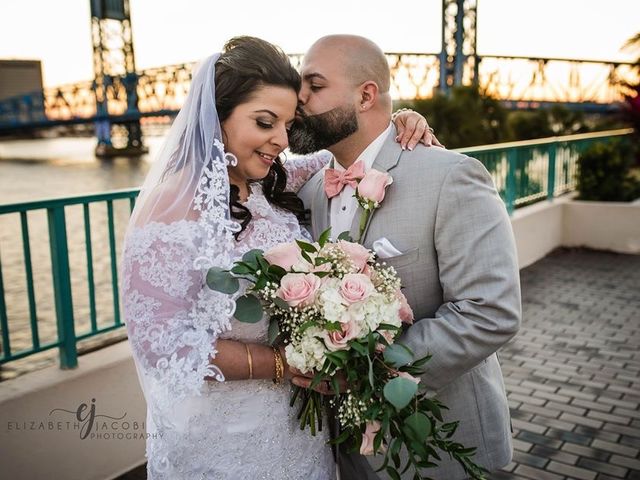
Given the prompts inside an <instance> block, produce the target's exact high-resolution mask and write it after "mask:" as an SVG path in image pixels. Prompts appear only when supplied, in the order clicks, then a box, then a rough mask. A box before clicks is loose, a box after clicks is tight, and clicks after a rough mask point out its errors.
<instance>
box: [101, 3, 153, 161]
mask: <svg viewBox="0 0 640 480" xmlns="http://www.w3.org/2000/svg"><path fill="white" fill-rule="evenodd" d="M90 2H91V36H92V40H93V70H94V73H95V79H94V82H93V90H94V92H95V97H96V109H97V111H96V115H97V117H98V120H97V121H96V137H97V138H98V145H97V147H96V155H98V156H100V157H112V156H116V155H139V154H142V153H146V152H147V151H148V149H147V148H146V147H145V146H144V144H143V143H142V132H141V129H140V110H139V109H138V94H137V91H136V89H137V86H138V75H137V73H136V64H135V59H134V54H133V35H132V30H131V16H130V10H129V0H90ZM108 115H110V116H111V119H108V118H106V117H107V116H108ZM100 117H103V118H102V119H101V118H100ZM114 117H115V118H114ZM114 129H119V130H120V131H121V132H122V133H123V134H124V135H125V136H126V144H122V145H117V146H116V145H114V144H113V143H112V137H111V134H112V130H114Z"/></svg>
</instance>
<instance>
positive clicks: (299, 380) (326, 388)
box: [289, 367, 348, 395]
mask: <svg viewBox="0 0 640 480" xmlns="http://www.w3.org/2000/svg"><path fill="white" fill-rule="evenodd" d="M289 370H290V371H291V373H292V374H293V378H292V379H291V383H293V384H294V385H296V386H298V387H302V388H309V387H310V386H311V382H312V381H313V374H311V373H302V372H301V371H300V370H298V369H296V368H294V367H289ZM335 377H336V379H337V380H338V386H339V388H340V391H339V392H338V393H343V392H346V391H347V387H348V385H347V380H346V378H345V377H344V375H343V374H342V372H337V373H336V374H335ZM313 389H314V390H315V391H316V392H318V393H321V394H323V395H335V394H336V392H335V391H334V390H333V387H332V385H331V381H330V380H329V379H327V380H323V381H322V382H320V383H319V384H318V385H316V386H315V387H314V388H313Z"/></svg>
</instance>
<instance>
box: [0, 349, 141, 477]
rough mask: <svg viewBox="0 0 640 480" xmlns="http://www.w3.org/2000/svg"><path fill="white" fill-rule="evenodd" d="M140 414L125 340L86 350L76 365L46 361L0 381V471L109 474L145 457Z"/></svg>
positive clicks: (31, 474) (18, 474) (35, 474)
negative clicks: (39, 367) (35, 368)
mask: <svg viewBox="0 0 640 480" xmlns="http://www.w3.org/2000/svg"><path fill="white" fill-rule="evenodd" d="M92 399H95V401H92ZM82 404H85V405H86V406H85V408H84V409H83V408H82V407H81V405H82ZM92 407H93V408H92ZM58 409H62V410H58ZM63 410H66V411H63ZM92 410H93V414H94V415H92ZM101 415H103V416H101ZM104 415H106V416H104ZM145 416H146V407H145V403H144V397H143V396H142V391H141V390H140V387H139V384H138V376H137V374H136V370H135V366H134V363H133V359H132V358H131V350H130V348H129V344H128V343H127V342H122V343H119V344H117V345H113V346H111V347H108V348H104V349H102V350H98V351H96V352H93V353H90V354H88V355H83V356H82V357H81V358H80V366H79V367H78V368H77V369H73V370H60V369H59V368H58V367H49V368H46V369H43V370H40V371H37V372H33V373H30V374H28V375H24V376H21V377H18V378H16V379H14V380H9V381H6V382H2V384H0V451H1V452H2V475H3V477H4V478H11V479H25V480H27V479H29V480H37V479H50V478H64V479H68V480H74V479H78V480H83V479H96V480H98V479H100V480H102V479H105V478H114V477H116V476H118V475H120V474H122V473H124V472H126V471H129V470H131V469H132V468H134V467H136V466H138V465H140V464H141V463H143V462H144V451H145V435H146V433H145V430H144V427H145V422H146V418H145ZM109 417H113V418H109ZM85 433H86V438H84V439H83V438H81V436H82V435H83V434H85ZM134 434H135V435H134Z"/></svg>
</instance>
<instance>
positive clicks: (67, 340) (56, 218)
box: [47, 206, 78, 368]
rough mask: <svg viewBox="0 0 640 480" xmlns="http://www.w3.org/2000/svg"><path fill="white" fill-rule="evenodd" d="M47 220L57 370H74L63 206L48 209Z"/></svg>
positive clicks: (74, 341)
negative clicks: (56, 332)
mask: <svg viewBox="0 0 640 480" xmlns="http://www.w3.org/2000/svg"><path fill="white" fill-rule="evenodd" d="M47 219H48V223H49V246H50V247H51V273H52V275H53V294H54V297H55V303H56V320H57V324H58V339H59V341H60V368H75V367H77V366H78V351H77V350H76V332H75V327H74V321H73V299H72V298H71V273H70V270H69V249H68V244H67V226H66V220H65V214H64V206H57V207H51V208H48V209H47Z"/></svg>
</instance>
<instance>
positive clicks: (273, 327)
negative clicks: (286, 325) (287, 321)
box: [268, 318, 280, 345]
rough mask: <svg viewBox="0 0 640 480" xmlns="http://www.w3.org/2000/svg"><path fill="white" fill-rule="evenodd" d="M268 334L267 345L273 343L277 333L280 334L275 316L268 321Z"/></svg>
mask: <svg viewBox="0 0 640 480" xmlns="http://www.w3.org/2000/svg"><path fill="white" fill-rule="evenodd" d="M268 335H269V337H268V338H269V345H273V344H274V342H275V341H276V338H278V335H280V326H279V325H278V320H276V319H275V318H272V319H271V320H270V321H269V330H268Z"/></svg>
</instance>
